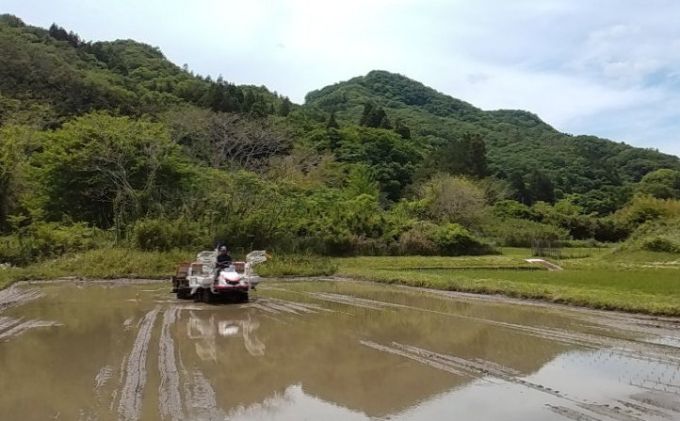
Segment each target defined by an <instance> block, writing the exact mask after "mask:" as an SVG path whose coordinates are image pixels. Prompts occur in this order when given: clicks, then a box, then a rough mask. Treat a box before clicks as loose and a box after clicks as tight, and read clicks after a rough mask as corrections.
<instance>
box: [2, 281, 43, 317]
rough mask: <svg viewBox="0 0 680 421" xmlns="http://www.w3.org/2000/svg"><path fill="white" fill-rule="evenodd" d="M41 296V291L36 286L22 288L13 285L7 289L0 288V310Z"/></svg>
mask: <svg viewBox="0 0 680 421" xmlns="http://www.w3.org/2000/svg"><path fill="white" fill-rule="evenodd" d="M42 296H43V293H42V292H41V291H40V290H39V289H37V288H30V289H24V288H19V287H18V286H16V285H13V286H11V287H9V288H7V289H4V290H0V311H3V310H6V309H8V308H10V307H14V306H17V305H21V304H24V303H26V302H28V301H32V300H35V299H37V298H40V297H42Z"/></svg>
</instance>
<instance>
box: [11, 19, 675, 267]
mask: <svg viewBox="0 0 680 421" xmlns="http://www.w3.org/2000/svg"><path fill="white" fill-rule="evenodd" d="M228 71H229V69H225V73H226V74H228ZM678 198H680V160H679V159H678V158H677V157H674V156H670V155H664V154H662V153H659V152H657V151H653V150H646V149H640V148H634V147H631V146H628V145H625V144H622V143H615V142H611V141H608V140H604V139H599V138H595V137H591V136H570V135H566V134H563V133H560V132H558V131H556V130H555V129H553V128H552V127H550V126H549V125H547V124H546V123H544V122H543V121H541V120H540V119H539V118H538V117H537V116H535V115H533V114H531V113H528V112H525V111H510V110H500V111H483V110H480V109H478V108H476V107H474V106H473V105H470V104H468V103H465V102H463V101H460V100H457V99H455V98H452V97H450V96H447V95H444V94H441V93H439V92H437V91H435V90H433V89H431V88H428V87H426V86H424V85H422V84H420V83H418V82H415V81H413V80H410V79H408V78H406V77H404V76H401V75H398V74H393V73H388V72H385V71H373V72H370V73H369V74H368V75H366V76H362V77H357V78H354V79H351V80H349V81H347V82H341V83H338V84H336V85H332V86H328V87H325V88H323V89H321V90H319V91H314V92H311V93H309V94H308V95H307V98H306V102H305V104H302V105H296V104H293V103H291V101H290V100H289V99H288V98H286V97H284V96H281V95H279V94H276V93H273V92H270V91H269V90H268V89H267V88H265V87H255V86H237V85H234V84H231V83H228V82H226V81H225V80H223V79H222V78H221V77H220V78H218V79H217V80H211V79H210V78H209V77H202V76H199V75H195V74H193V73H192V72H191V71H189V69H187V68H186V67H185V68H182V67H179V66H177V65H175V64H173V63H171V62H170V61H168V60H167V59H166V58H165V57H164V56H163V54H162V52H161V51H160V50H158V49H157V48H154V47H151V46H148V45H145V44H141V43H138V42H135V41H132V40H118V41H113V42H91V41H86V40H83V39H81V38H80V37H79V36H78V35H77V34H76V33H74V32H72V31H68V30H66V29H64V28H61V27H59V26H58V25H56V24H55V25H52V26H51V27H50V28H49V29H42V28H37V27H33V26H29V25H26V24H24V23H23V22H22V21H21V20H20V19H19V18H17V17H15V16H11V15H0V261H11V262H17V263H25V262H29V261H33V260H35V259H39V258H43V257H48V256H52V255H55V254H61V253H66V252H69V251H74V250H81V249H84V248H90V247H99V246H101V245H102V244H107V243H110V242H115V243H118V244H128V245H130V246H135V247H141V248H144V249H168V248H175V247H207V246H210V245H212V244H213V242H214V241H215V240H218V239H226V238H228V239H229V241H231V242H234V243H238V244H248V245H251V246H254V247H266V248H277V249H280V250H286V251H292V250H311V251H314V252H318V253H327V254H351V253H376V254H378V253H381V254H387V253H391V254H395V253H400V254H409V253H411V254H412V253H417V254H460V253H482V252H488V251H489V250H492V247H493V246H494V245H528V244H531V242H532V241H533V240H535V239H550V240H561V241H571V240H588V239H589V240H593V239H594V240H598V241H620V240H622V239H624V238H626V236H628V235H629V234H630V233H631V232H632V231H633V230H634V229H636V228H637V227H638V226H639V225H640V224H643V223H645V222H646V221H649V220H654V219H659V218H671V217H674V215H675V214H676V213H678V209H680V206H676V205H675V204H674V203H675V202H674V201H675V200H676V199H678ZM667 202H668V203H667ZM654 244H657V243H654ZM673 247H675V246H673ZM678 247H680V245H679V246H678Z"/></svg>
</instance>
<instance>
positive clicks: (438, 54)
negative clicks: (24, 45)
mask: <svg viewBox="0 0 680 421" xmlns="http://www.w3.org/2000/svg"><path fill="white" fill-rule="evenodd" d="M0 12H3V13H13V14H16V15H18V16H19V17H21V18H22V19H24V21H26V22H27V23H29V24H33V25H38V26H45V27H46V26H49V25H50V24H51V23H52V22H56V23H58V24H59V25H61V26H64V27H66V28H67V29H69V30H74V31H75V32H77V33H79V34H80V35H81V36H82V37H84V38H85V39H87V40H112V39H118V38H132V39H135V40H138V41H142V42H146V43H149V44H152V45H154V46H158V47H160V48H161V49H162V50H163V52H164V53H165V54H166V56H167V57H168V58H169V59H171V60H172V61H174V62H175V63H177V64H179V65H182V64H185V63H186V64H188V65H189V67H190V68H191V69H192V70H194V71H195V72H197V73H200V74H204V75H205V74H210V75H213V76H217V75H220V74H221V75H223V77H224V78H225V79H226V80H229V81H232V82H236V83H248V84H256V85H266V86H267V87H269V88H270V89H272V90H276V91H277V92H279V93H282V94H285V95H288V96H290V97H291V98H292V99H293V100H294V101H296V102H302V101H303V99H304V95H305V94H306V93H307V92H308V91H310V90H313V89H317V88H320V87H323V86H325V85H327V84H331V83H334V82H337V81H340V80H346V79H349V78H351V77H353V76H357V75H362V74H366V73H367V72H368V71H370V70H373V69H384V70H389V71H393V72H397V73H401V74H404V75H406V76H409V77H411V78H413V79H416V80H419V81H421V82H423V83H425V84H426V85H429V86H432V87H433V88H435V89H437V90H439V91H442V92H444V93H446V94H449V95H452V96H454V97H457V98H460V99H463V100H466V101H468V102H470V103H472V104H474V105H476V106H478V107H481V108H483V109H487V110H490V109H499V108H519V109H525V110H529V111H531V112H534V113H536V114H538V115H539V116H540V117H541V118H543V119H544V120H545V121H546V122H548V123H550V124H552V125H553V126H555V127H556V128H558V129H559V130H562V131H565V132H568V133H572V134H594V135H598V136H602V137H607V138H610V139H613V140H617V141H625V142H627V143H630V144H633V145H636V146H641V147H648V148H656V149H659V150H661V151H663V152H667V153H673V154H676V155H680V95H679V94H680V25H678V22H680V1H674V0H647V1H642V0H598V1H590V0H512V1H509V0H476V1H469V0H468V1H464V0H448V1H444V0H370V1H369V0H344V1H342V2H337V1H332V2H331V1H324V0H278V1H276V0H248V1H235V0H193V1H190V2H189V1H178V0H165V1H161V0H146V1H138V0H136V1H133V0H118V1H106V0H100V1H80V0H64V1H57V0H54V1H38V0H2V1H1V3H0Z"/></svg>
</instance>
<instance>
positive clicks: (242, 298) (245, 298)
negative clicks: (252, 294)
mask: <svg viewBox="0 0 680 421" xmlns="http://www.w3.org/2000/svg"><path fill="white" fill-rule="evenodd" d="M238 298H239V302H241V303H247V302H248V299H249V297H248V293H247V292H242V293H240V294H239V297H238Z"/></svg>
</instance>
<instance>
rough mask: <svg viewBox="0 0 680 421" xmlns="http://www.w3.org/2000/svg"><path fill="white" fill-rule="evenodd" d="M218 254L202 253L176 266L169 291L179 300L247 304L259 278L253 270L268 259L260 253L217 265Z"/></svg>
mask: <svg viewBox="0 0 680 421" xmlns="http://www.w3.org/2000/svg"><path fill="white" fill-rule="evenodd" d="M216 259H217V251H202V252H200V253H198V255H196V260H194V261H193V262H185V263H182V264H180V265H179V266H178V268H177V273H176V274H175V276H173V277H172V292H173V293H175V294H177V298H179V299H193V300H194V301H203V302H206V303H211V302H214V301H216V300H217V299H218V298H220V297H224V298H233V299H235V300H236V301H239V302H246V301H248V297H249V292H250V290H252V289H255V287H256V286H257V284H258V283H259V282H260V277H259V276H258V275H257V274H256V273H255V271H254V270H253V267H254V266H255V265H257V264H259V263H262V262H265V261H266V260H267V253H266V252H265V251H263V250H256V251H251V252H250V253H248V255H246V260H245V261H240V262H230V263H229V264H227V265H224V266H218V265H217V264H216Z"/></svg>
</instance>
